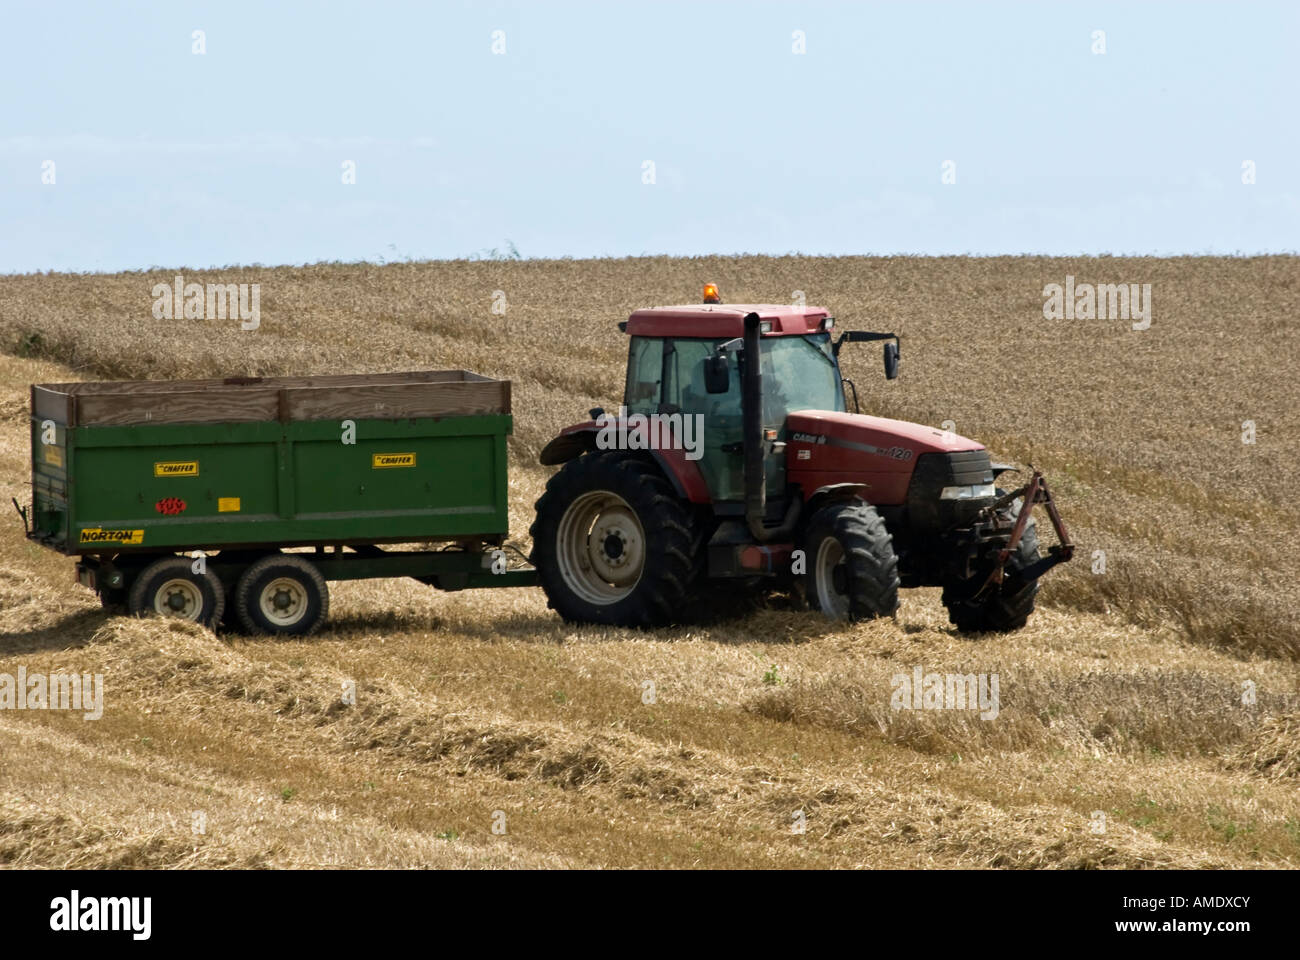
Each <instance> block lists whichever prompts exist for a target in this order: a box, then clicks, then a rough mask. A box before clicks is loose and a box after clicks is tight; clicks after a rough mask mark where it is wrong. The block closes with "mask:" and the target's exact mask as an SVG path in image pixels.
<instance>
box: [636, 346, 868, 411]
mask: <svg viewBox="0 0 1300 960" xmlns="http://www.w3.org/2000/svg"><path fill="white" fill-rule="evenodd" d="M722 342H723V341H721V340H696V339H684V338H682V339H675V340H661V339H658V338H651V337H633V338H632V344H631V349H630V352H629V356H628V369H627V391H626V393H625V394H624V397H625V401H624V402H625V403H626V404H627V407H628V410H629V411H630V412H633V413H647V414H648V413H658V412H664V413H678V412H681V413H703V414H706V415H707V414H714V415H724V416H725V415H733V416H736V417H739V416H740V379H741V378H740V370H739V368H738V367H737V366H733V367H732V374H731V385H730V389H729V390H728V391H727V392H726V393H723V394H709V393H708V392H707V391H706V390H705V388H704V361H705V359H706V358H707V357H708V356H710V355H711V354H712V353H713V351H714V350H715V349H716V348H717V346H718V344H720V343H722ZM761 342H762V357H763V424H764V425H765V426H768V427H774V428H780V427H781V426H782V425H783V424H784V422H785V416H786V414H787V413H789V412H790V411H791V410H838V411H843V410H844V409H845V407H844V390H843V387H842V386H841V385H840V373H839V367H838V366H837V364H836V362H835V355H834V353H833V352H832V350H831V338H830V334H829V333H816V334H811V335H809V336H805V337H794V336H790V337H764V338H763V340H762V341H761Z"/></svg>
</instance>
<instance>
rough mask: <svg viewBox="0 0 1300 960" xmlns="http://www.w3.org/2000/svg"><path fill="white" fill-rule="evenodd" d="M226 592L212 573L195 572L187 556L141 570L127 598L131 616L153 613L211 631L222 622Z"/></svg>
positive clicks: (153, 564)
mask: <svg viewBox="0 0 1300 960" xmlns="http://www.w3.org/2000/svg"><path fill="white" fill-rule="evenodd" d="M225 608H226V590H225V588H224V587H223V586H222V585H221V581H220V580H219V579H217V575H216V574H214V573H213V572H212V571H211V570H208V571H206V572H204V573H195V572H194V568H193V566H192V561H191V560H190V559H189V558H188V557H162V558H160V559H158V560H155V561H154V562H153V563H151V564H149V566H147V567H145V568H144V569H143V570H141V571H140V573H139V575H138V576H137V577H136V578H135V582H134V583H132V584H131V590H130V593H129V594H128V596H127V610H128V612H129V613H131V615H132V616H144V615H145V614H150V613H156V614H159V615H160V616H167V617H179V618H181V619H183V620H192V621H194V622H195V623H200V624H202V625H203V626H205V627H207V628H208V629H210V630H215V629H216V627H217V624H219V623H220V622H221V614H222V612H223V611H224V610H225Z"/></svg>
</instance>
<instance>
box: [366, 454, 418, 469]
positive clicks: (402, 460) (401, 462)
mask: <svg viewBox="0 0 1300 960" xmlns="http://www.w3.org/2000/svg"><path fill="white" fill-rule="evenodd" d="M413 466H415V454H413V453H376V454H372V455H371V457H370V467H371V469H373V470H383V469H385V468H386V467H413Z"/></svg>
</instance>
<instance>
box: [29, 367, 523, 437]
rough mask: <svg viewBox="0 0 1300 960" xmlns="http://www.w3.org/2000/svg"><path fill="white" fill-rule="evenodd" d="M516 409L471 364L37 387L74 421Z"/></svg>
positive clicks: (43, 411)
mask: <svg viewBox="0 0 1300 960" xmlns="http://www.w3.org/2000/svg"><path fill="white" fill-rule="evenodd" d="M508 413H510V381H509V380H494V379H492V378H491V377H484V376H481V375H480V374H477V373H471V372H470V371H468V370H421V371H412V372H407V373H375V374H341V375H330V376H318V377H229V378H226V379H224V380H123V381H103V382H86V383H46V384H36V385H34V386H33V387H32V415H33V416H34V417H35V418H37V419H39V420H52V421H54V422H55V423H56V424H60V425H62V426H68V427H79V426H126V425H130V424H157V423H249V422H255V421H262V420H280V421H301V420H331V419H342V418H351V419H358V418H370V419H381V420H387V419H397V418H401V417H458V416H476V415H482V414H508Z"/></svg>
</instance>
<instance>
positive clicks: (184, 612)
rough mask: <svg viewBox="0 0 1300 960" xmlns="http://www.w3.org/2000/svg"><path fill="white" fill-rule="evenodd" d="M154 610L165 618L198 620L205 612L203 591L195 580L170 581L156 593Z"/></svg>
mask: <svg viewBox="0 0 1300 960" xmlns="http://www.w3.org/2000/svg"><path fill="white" fill-rule="evenodd" d="M153 609H154V612H155V613H160V614H162V615H163V616H164V617H179V618H181V619H182V620H198V619H199V614H200V613H202V612H203V590H202V589H200V587H199V585H198V584H197V583H195V582H194V581H193V580H186V579H184V578H179V577H178V578H177V579H175V580H168V581H167V582H165V583H164V584H163V585H162V586H160V587H159V588H158V589H157V590H156V591H154V595H153Z"/></svg>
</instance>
